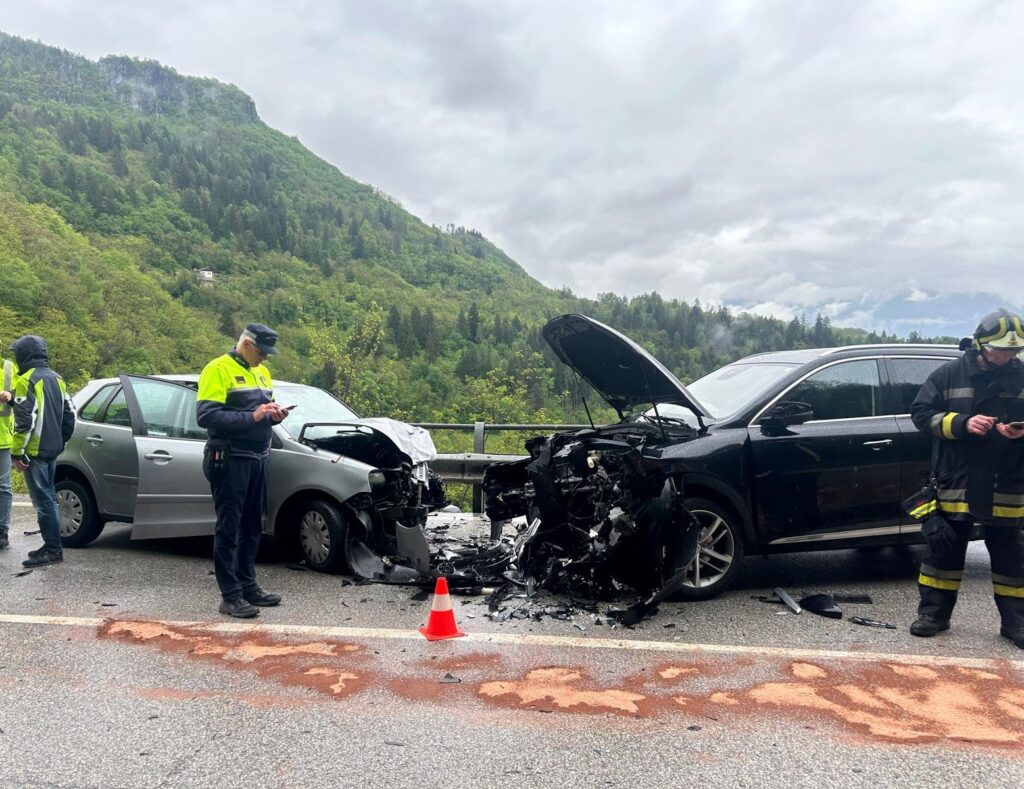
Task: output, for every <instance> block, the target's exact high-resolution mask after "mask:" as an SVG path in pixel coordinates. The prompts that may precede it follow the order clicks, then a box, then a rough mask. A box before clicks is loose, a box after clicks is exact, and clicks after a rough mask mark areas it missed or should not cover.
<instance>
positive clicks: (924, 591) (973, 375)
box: [910, 309, 1024, 649]
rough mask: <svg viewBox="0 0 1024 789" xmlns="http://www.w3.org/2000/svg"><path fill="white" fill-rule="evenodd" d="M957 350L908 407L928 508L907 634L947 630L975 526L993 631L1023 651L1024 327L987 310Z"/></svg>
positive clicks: (1023, 323)
mask: <svg viewBox="0 0 1024 789" xmlns="http://www.w3.org/2000/svg"><path fill="white" fill-rule="evenodd" d="M961 348H962V349H963V350H964V354H963V356H961V357H960V358H959V359H956V360H954V361H951V362H949V363H947V364H944V365H943V366H942V367H940V368H938V369H937V370H936V371H935V372H933V373H932V374H931V375H930V376H928V380H927V381H925V383H924V386H922V387H921V390H920V391H919V392H918V394H917V397H916V398H915V399H914V403H913V405H912V406H911V417H912V418H913V420H914V424H915V425H917V427H918V429H919V430H922V431H926V432H929V433H930V434H931V436H932V447H933V453H932V458H933V461H932V475H933V480H934V483H933V484H934V486H935V490H936V500H935V505H936V508H935V511H934V512H933V513H932V514H931V515H929V516H928V517H927V518H926V519H925V520H924V522H923V523H922V524H921V533H922V534H923V535H924V538H925V552H924V556H923V557H922V562H921V571H920V574H919V576H918V590H919V592H920V596H921V602H920V604H919V606H918V609H917V619H915V620H914V622H913V624H911V626H910V632H911V633H912V634H913V635H915V636H923V637H928V636H934V635H935V634H936V633H939V632H941V631H943V630H948V629H949V620H950V616H951V615H952V613H953V607H954V605H956V600H957V594H958V592H959V590H960V583H961V580H962V578H963V571H964V562H965V558H966V552H967V542H968V540H969V539H970V536H971V532H972V531H973V529H974V525H975V524H976V523H980V524H982V525H983V527H984V529H985V544H986V546H987V547H988V552H989V556H990V557H991V561H992V588H993V593H994V595H995V601H996V607H997V608H998V609H999V618H1000V621H1001V627H1000V631H999V632H1000V634H1001V635H1002V636H1003V637H1004V638H1008V639H1010V640H1011V641H1013V643H1014V644H1015V645H1016V646H1017V647H1019V648H1021V649H1024V532H1022V526H1024V441H1021V440H1020V439H1021V438H1024V421H1022V420H1021V416H1022V415H1024V414H1022V410H1024V365H1022V364H1021V360H1020V359H1019V358H1018V356H1019V354H1020V353H1021V352H1022V351H1024V319H1022V318H1021V316H1019V315H1017V314H1015V313H1012V312H1009V311H1008V310H1005V309H1000V310H996V311H995V312H993V313H992V314H990V315H986V316H985V317H984V318H982V320H981V323H979V324H978V328H977V329H975V331H974V336H973V337H972V338H970V339H968V340H965V341H964V342H962V343H961Z"/></svg>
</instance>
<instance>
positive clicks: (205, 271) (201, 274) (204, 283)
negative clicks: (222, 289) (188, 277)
mask: <svg viewBox="0 0 1024 789" xmlns="http://www.w3.org/2000/svg"><path fill="white" fill-rule="evenodd" d="M192 273H193V274H195V277H196V281H197V282H198V283H199V285H200V287H204V288H209V287H212V286H213V284H214V283H215V282H216V281H217V272H216V271H214V270H213V269H212V268H194V269H192Z"/></svg>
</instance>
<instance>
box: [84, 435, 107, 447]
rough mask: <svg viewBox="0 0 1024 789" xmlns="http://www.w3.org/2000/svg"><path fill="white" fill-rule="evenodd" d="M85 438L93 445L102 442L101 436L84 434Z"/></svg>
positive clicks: (95, 445) (96, 445)
mask: <svg viewBox="0 0 1024 789" xmlns="http://www.w3.org/2000/svg"><path fill="white" fill-rule="evenodd" d="M85 440H86V441H88V442H89V443H90V444H92V445H93V446H94V447H98V446H99V445H100V444H102V443H103V436H86V437H85Z"/></svg>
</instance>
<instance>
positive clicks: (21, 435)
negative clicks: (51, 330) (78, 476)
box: [11, 334, 75, 460]
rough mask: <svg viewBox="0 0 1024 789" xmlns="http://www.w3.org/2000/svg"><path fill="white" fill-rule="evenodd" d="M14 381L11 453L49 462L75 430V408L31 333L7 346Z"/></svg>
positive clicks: (43, 347)
mask: <svg viewBox="0 0 1024 789" xmlns="http://www.w3.org/2000/svg"><path fill="white" fill-rule="evenodd" d="M11 350H12V351H13V352H14V362H15V364H17V365H18V378H17V380H16V381H15V383H14V391H13V392H12V394H13V395H14V401H13V404H14V430H13V436H12V440H11V454H12V455H14V456H15V457H18V456H21V455H28V456H29V457H34V458H38V459H39V460H53V459H54V458H56V457H57V455H59V454H60V453H61V452H63V451H64V445H65V444H66V443H67V441H68V439H69V438H71V434H72V433H73V432H74V429H75V409H74V406H73V405H72V404H71V398H70V397H68V389H67V385H66V384H65V383H64V379H63V378H61V377H60V376H59V375H57V373H55V372H54V371H53V370H51V369H50V357H49V354H48V352H47V349H46V340H44V339H43V338H42V337H37V336H36V335H34V334H28V335H26V336H24V337H19V338H18V339H17V340H15V341H14V343H13V344H12V345H11Z"/></svg>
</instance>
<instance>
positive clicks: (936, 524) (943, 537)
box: [921, 515, 960, 553]
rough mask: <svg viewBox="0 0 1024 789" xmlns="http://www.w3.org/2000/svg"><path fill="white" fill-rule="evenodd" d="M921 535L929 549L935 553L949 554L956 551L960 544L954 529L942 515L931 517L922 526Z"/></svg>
mask: <svg viewBox="0 0 1024 789" xmlns="http://www.w3.org/2000/svg"><path fill="white" fill-rule="evenodd" d="M921 534H922V535H924V541H925V542H926V543H928V547H929V548H931V549H932V550H933V551H934V552H935V553H949V552H950V551H953V550H956V548H957V546H958V545H959V543H960V538H959V537H958V536H957V533H956V529H954V528H953V527H952V526H951V525H950V524H949V521H947V520H946V519H945V518H943V517H942V516H941V515H931V516H930V517H928V518H926V519H925V522H924V523H922V524H921Z"/></svg>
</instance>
